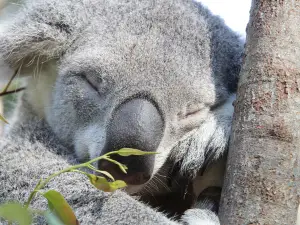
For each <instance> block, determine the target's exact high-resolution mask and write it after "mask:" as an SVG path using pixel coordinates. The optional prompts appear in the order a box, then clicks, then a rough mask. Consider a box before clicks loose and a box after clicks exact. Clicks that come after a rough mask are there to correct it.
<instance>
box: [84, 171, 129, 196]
mask: <svg viewBox="0 0 300 225" xmlns="http://www.w3.org/2000/svg"><path fill="white" fill-rule="evenodd" d="M88 177H89V179H90V181H91V183H92V185H94V186H95V187H96V188H97V189H99V190H102V191H104V192H113V191H115V190H117V189H119V188H123V187H126V186H127V185H126V183H125V182H124V181H122V180H116V181H114V182H108V181H107V180H106V178H105V177H99V176H95V175H93V174H89V175H88Z"/></svg>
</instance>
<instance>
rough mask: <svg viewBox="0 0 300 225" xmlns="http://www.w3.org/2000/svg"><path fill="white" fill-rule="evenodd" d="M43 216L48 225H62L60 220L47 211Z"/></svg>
mask: <svg viewBox="0 0 300 225" xmlns="http://www.w3.org/2000/svg"><path fill="white" fill-rule="evenodd" d="M44 216H45V218H46V220H47V222H48V224H49V225H64V224H63V222H61V220H60V219H59V218H58V217H57V216H56V215H55V214H54V213H52V212H51V211H49V210H48V211H47V212H46V213H45V214H44Z"/></svg>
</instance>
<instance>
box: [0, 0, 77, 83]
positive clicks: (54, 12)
mask: <svg viewBox="0 0 300 225" xmlns="http://www.w3.org/2000/svg"><path fill="white" fill-rule="evenodd" d="M31 2H34V4H32V3H31ZM70 4H71V3H70V1H56V0H53V1H44V0H34V1H30V0H29V1H28V2H27V3H25V5H24V6H22V8H21V9H20V10H19V12H18V14H17V15H16V16H14V18H13V19H10V20H7V21H4V22H1V24H0V76H1V79H2V78H3V79H5V78H7V76H11V75H12V73H11V70H12V71H15V70H17V69H19V68H20V67H21V74H28V73H29V74H30V73H32V72H33V70H34V69H36V68H37V67H38V66H39V65H41V64H42V63H45V62H47V61H49V60H50V59H55V58H57V59H58V58H59V57H60V56H61V55H62V54H63V53H64V51H65V50H66V49H67V47H68V46H69V45H70V43H71V42H72V39H73V38H72V32H73V27H74V22H73V21H72V18H70V17H69V16H68V11H69V10H70V8H71V7H72V6H71V5H70ZM73 8H74V7H73ZM72 22H73V23H72Z"/></svg>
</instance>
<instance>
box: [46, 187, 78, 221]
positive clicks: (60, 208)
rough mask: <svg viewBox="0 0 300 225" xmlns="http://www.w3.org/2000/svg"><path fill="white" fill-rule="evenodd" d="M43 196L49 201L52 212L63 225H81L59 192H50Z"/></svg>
mask: <svg viewBox="0 0 300 225" xmlns="http://www.w3.org/2000/svg"><path fill="white" fill-rule="evenodd" d="M43 196H44V197H45V198H46V199H47V200H48V206H49V209H50V211H51V212H52V213H54V214H55V215H56V216H57V217H58V218H59V219H60V220H61V222H62V223H63V224H66V225H78V224H79V223H78V220H77V219H76V216H75V214H74V212H73V210H72V208H71V206H70V205H69V204H68V202H67V201H66V200H65V198H64V197H63V196H62V195H61V194H60V193H59V192H57V191H55V190H50V191H47V192H46V193H44V194H43Z"/></svg>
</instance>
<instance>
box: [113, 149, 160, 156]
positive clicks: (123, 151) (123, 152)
mask: <svg viewBox="0 0 300 225" xmlns="http://www.w3.org/2000/svg"><path fill="white" fill-rule="evenodd" d="M116 154H118V155H120V156H131V155H154V154H158V153H157V152H144V151H141V150H138V149H134V148H122V149H120V150H118V151H116Z"/></svg>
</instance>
